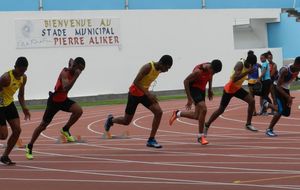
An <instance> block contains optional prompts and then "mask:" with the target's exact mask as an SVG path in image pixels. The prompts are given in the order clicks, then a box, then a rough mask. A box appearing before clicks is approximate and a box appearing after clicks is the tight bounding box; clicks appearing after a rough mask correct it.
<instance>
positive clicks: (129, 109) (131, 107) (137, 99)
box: [125, 93, 152, 115]
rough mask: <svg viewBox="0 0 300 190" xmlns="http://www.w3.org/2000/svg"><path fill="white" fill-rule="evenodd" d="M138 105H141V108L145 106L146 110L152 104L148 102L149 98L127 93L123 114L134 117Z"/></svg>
mask: <svg viewBox="0 0 300 190" xmlns="http://www.w3.org/2000/svg"><path fill="white" fill-rule="evenodd" d="M139 103H141V104H143V106H145V107H146V108H148V109H149V107H150V106H151V105H152V102H151V101H150V100H149V98H148V97H147V96H146V95H143V96H133V95H131V94H130V93H128V99H127V105H126V109H125V113H126V114H128V115H134V113H135V111H136V108H137V106H138V105H139Z"/></svg>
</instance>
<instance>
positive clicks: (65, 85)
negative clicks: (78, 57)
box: [60, 69, 81, 92]
mask: <svg viewBox="0 0 300 190" xmlns="http://www.w3.org/2000/svg"><path fill="white" fill-rule="evenodd" d="M80 74H81V70H80V69H76V71H75V73H74V76H73V79H72V80H69V79H68V73H67V72H66V71H62V72H61V73H60V77H61V81H62V86H63V90H64V91H65V92H68V91H69V90H70V89H71V88H72V87H73V85H74V84H75V82H76V80H77V78H78V77H79V75H80Z"/></svg>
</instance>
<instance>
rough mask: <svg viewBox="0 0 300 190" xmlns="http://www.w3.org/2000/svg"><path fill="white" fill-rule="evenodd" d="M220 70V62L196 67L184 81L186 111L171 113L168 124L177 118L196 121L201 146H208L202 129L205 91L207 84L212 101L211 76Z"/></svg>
mask: <svg viewBox="0 0 300 190" xmlns="http://www.w3.org/2000/svg"><path fill="white" fill-rule="evenodd" d="M221 70H222V62H221V61H220V60H213V61H212V62H211V63H202V64H199V65H197V66H196V67H195V68H194V69H193V72H192V73H191V74H189V75H188V76H187V77H186V79H185V80H184V88H185V92H186V95H187V99H188V101H187V104H186V109H187V110H188V111H179V110H175V111H173V114H172V116H171V118H170V120H169V124H170V125H172V124H173V122H174V121H175V120H176V119H177V118H179V117H185V118H189V119H195V120H198V124H199V135H198V142H199V143H201V144H202V145H206V144H208V141H207V140H206V139H205V136H204V134H203V127H204V121H205V116H206V112H207V108H206V104H205V90H206V85H207V82H208V83H209V87H208V99H209V100H212V98H213V92H212V88H211V87H212V79H213V75H214V74H216V73H218V72H220V71H221ZM193 103H194V105H195V110H193V111H190V110H191V107H192V104H193Z"/></svg>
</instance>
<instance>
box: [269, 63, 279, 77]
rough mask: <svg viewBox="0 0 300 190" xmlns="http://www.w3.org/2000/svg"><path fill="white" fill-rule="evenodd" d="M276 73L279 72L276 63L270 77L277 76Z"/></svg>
mask: <svg viewBox="0 0 300 190" xmlns="http://www.w3.org/2000/svg"><path fill="white" fill-rule="evenodd" d="M276 71H277V65H276V63H273V69H272V72H271V73H270V75H271V76H272V77H273V76H274V75H275V73H276Z"/></svg>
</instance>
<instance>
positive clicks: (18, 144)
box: [16, 138, 25, 148]
mask: <svg viewBox="0 0 300 190" xmlns="http://www.w3.org/2000/svg"><path fill="white" fill-rule="evenodd" d="M16 146H17V147H18V148H25V145H24V144H23V141H22V139H21V138H19V139H18V141H17V143H16Z"/></svg>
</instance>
